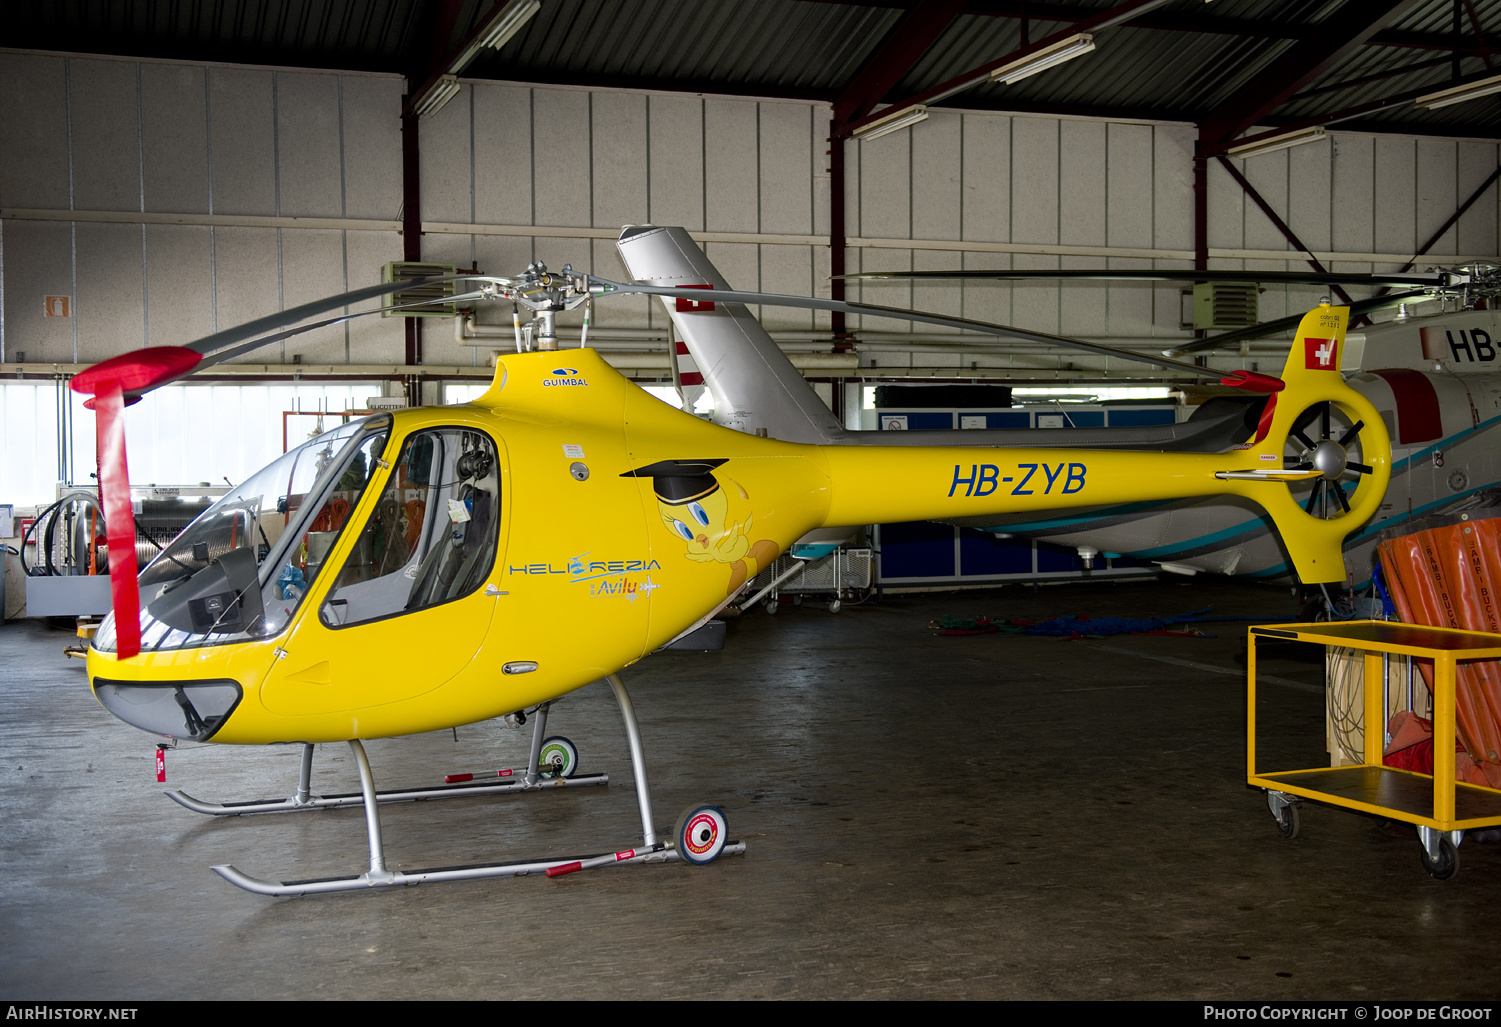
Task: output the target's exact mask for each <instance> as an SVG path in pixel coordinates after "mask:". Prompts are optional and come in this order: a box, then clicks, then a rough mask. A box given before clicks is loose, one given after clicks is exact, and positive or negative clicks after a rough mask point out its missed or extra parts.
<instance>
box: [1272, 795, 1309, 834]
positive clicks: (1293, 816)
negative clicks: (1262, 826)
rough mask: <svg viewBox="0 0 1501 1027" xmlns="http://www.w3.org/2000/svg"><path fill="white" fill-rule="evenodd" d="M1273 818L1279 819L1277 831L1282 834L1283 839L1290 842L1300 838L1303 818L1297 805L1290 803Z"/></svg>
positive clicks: (1274, 814)
mask: <svg viewBox="0 0 1501 1027" xmlns="http://www.w3.org/2000/svg"><path fill="white" fill-rule="evenodd" d="M1272 816H1274V817H1276V818H1277V830H1278V831H1280V832H1282V837H1284V838H1286V839H1288V840H1289V841H1291V840H1292V839H1294V838H1296V837H1298V831H1299V830H1300V829H1301V828H1302V826H1303V818H1302V816H1301V815H1299V813H1298V807H1297V806H1296V805H1294V804H1293V803H1288V804H1287V805H1286V806H1283V807H1282V808H1281V809H1280V810H1278V811H1277V812H1276V813H1273V814H1272Z"/></svg>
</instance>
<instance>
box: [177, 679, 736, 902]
mask: <svg viewBox="0 0 1501 1027" xmlns="http://www.w3.org/2000/svg"><path fill="white" fill-rule="evenodd" d="M605 680H607V681H608V682H609V684H610V688H612V689H613V690H614V692H615V699H616V701H617V702H619V704H620V714H621V718H622V719H623V720H624V721H625V731H626V737H627V739H628V740H629V742H630V748H631V767H632V769H633V770H634V771H635V777H636V802H637V805H638V806H639V807H640V811H641V830H642V836H643V837H642V843H641V845H640V846H639V847H637V848H631V849H624V850H622V851H619V852H612V853H605V854H602V855H591V856H569V857H564V858H561V859H544V860H534V861H531V862H525V863H496V864H491V865H482V866H464V867H435V868H433V869H431V870H416V871H412V872H410V873H407V872H403V871H399V870H397V871H391V870H387V869H386V860H385V845H384V843H383V842H382V841H381V832H380V803H381V802H382V801H395V800H394V797H396V796H400V797H401V798H418V797H419V796H417V795H415V794H413V793H412V792H404V793H397V792H386V793H380V792H377V791H376V790H375V777H374V775H372V774H371V772H370V760H369V759H368V758H367V757H366V755H365V747H364V745H362V744H361V743H360V741H359V739H357V738H352V739H350V740H349V748H350V750H351V751H352V752H353V753H354V759H355V763H356V764H357V765H358V767H359V771H360V795H359V797H358V798H359V801H360V802H362V803H363V804H364V807H365V831H366V834H367V835H368V838H369V843H370V869H369V870H368V871H366V872H365V873H363V874H361V875H359V876H358V877H333V878H320V879H314V880H307V881H263V880H261V879H260V878H256V877H251V876H249V875H248V874H244V873H241V872H240V871H239V870H236V869H235V868H234V867H233V866H229V865H220V866H215V867H211V868H210V869H212V870H213V871H214V873H216V874H218V875H219V876H220V877H222V878H224V879H225V880H226V881H228V882H229V883H230V884H233V885H236V886H238V887H240V888H244V889H245V890H246V891H251V892H255V893H256V894H259V895H318V894H322V893H325V892H337V891H358V890H359V889H362V888H381V887H389V886H392V885H413V884H428V883H438V882H442V881H476V880H483V879H485V878H490V877H524V876H526V875H528V874H535V873H545V874H546V875H547V876H548V877H557V876H560V875H562V874H569V873H574V872H576V871H579V870H589V869H593V868H595V867H601V866H620V865H623V864H640V863H667V862H673V861H677V860H683V861H685V862H688V863H690V864H695V865H701V864H704V863H709V862H712V861H713V860H714V859H716V858H718V857H719V856H721V855H725V854H729V853H735V854H738V853H743V852H744V851H745V843H744V842H738V841H735V842H732V841H728V840H726V839H727V835H726V833H725V828H726V824H725V820H724V814H723V813H721V812H720V811H719V810H717V809H715V808H713V807H709V806H700V807H695V808H690V809H689V810H688V811H687V812H685V813H684V814H683V816H682V818H681V819H680V820H679V821H678V826H677V828H676V829H675V830H674V831H673V838H672V840H671V841H665V842H664V841H661V840H659V839H658V837H657V830H656V827H655V826H654V825H655V820H654V819H653V817H652V809H651V793H650V791H649V790H648V787H647V783H646V758H645V755H644V753H643V750H642V747H641V732H640V729H639V727H638V726H637V723H636V713H635V710H634V708H633V707H632V706H631V699H630V696H629V695H627V694H626V690H625V685H624V684H623V683H622V682H621V680H620V678H619V676H617V675H615V674H611V675H610V676H609V677H608V678H606V679H605ZM540 738H541V735H540V732H539V733H538V734H537V736H536V737H535V738H534V739H533V743H532V749H533V753H532V756H533V765H535V763H536V757H537V750H538V749H539V746H540ZM309 765H310V757H309V756H307V754H306V753H305V754H304V767H307V766H309ZM601 776H602V775H601ZM555 780H557V781H561V782H568V781H572V780H576V779H571V778H557V779H555ZM548 786H549V787H557V785H555V784H551V783H549V785H548ZM481 787H483V788H492V787H494V786H492V785H489V784H484V785H481ZM502 787H504V786H502ZM438 792H439V794H440V795H448V794H452V789H449V788H445V789H439V790H438ZM382 794H385V795H391V796H393V799H392V800H383V799H382V797H381V796H382ZM464 794H468V795H473V794H476V791H475V790H474V789H471V788H467V787H466V788H464ZM173 797H174V798H176V796H173ZM295 798H296V797H295V796H294V799H295ZM338 798H340V797H338V796H330V797H329V799H330V800H332V799H338ZM178 801H182V800H181V799H179V800H178ZM283 801H292V800H283ZM319 801H323V800H319ZM344 804H345V805H350V804H352V803H344ZM184 805H186V803H184ZM205 805H210V806H218V805H219V804H217V803H210V804H205ZM189 808H193V807H189ZM221 808H225V809H226V812H227V813H230V814H233V813H235V812H237V811H236V810H235V809H234V808H233V807H221ZM290 808H293V809H301V808H307V807H306V806H292V807H290ZM208 812H214V811H212V810H210V811H208ZM243 812H270V810H243Z"/></svg>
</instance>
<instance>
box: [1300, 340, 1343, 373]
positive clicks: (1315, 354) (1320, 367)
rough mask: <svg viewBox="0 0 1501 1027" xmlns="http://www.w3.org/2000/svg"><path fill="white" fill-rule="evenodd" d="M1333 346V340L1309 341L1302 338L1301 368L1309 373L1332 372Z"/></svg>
mask: <svg viewBox="0 0 1501 1027" xmlns="http://www.w3.org/2000/svg"><path fill="white" fill-rule="evenodd" d="M1334 355H1335V345H1334V340H1333V339H1310V338H1308V337H1307V336H1304V337H1303V357H1304V362H1303V366H1304V367H1305V368H1307V369H1308V370H1310V371H1332V370H1334Z"/></svg>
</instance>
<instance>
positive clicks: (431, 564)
mask: <svg viewBox="0 0 1501 1027" xmlns="http://www.w3.org/2000/svg"><path fill="white" fill-rule="evenodd" d="M499 536H500V462H499V460H498V459H497V456H496V449H495V443H494V442H493V441H492V440H491V439H490V437H489V436H487V435H485V434H484V433H482V432H478V431H473V430H471V429H466V428H437V429H432V430H428V431H421V432H416V433H414V434H413V435H411V436H409V437H408V438H407V440H406V442H405V443H404V444H403V446H402V449H401V455H400V456H399V457H398V458H397V460H396V462H395V465H394V466H393V467H392V469H391V474H390V477H389V478H388V479H387V481H386V485H385V488H384V490H383V491H382V493H381V495H380V497H379V498H378V500H377V502H376V504H375V508H374V511H373V512H372V513H371V515H370V519H369V521H368V522H367V523H366V524H365V527H364V530H363V531H361V533H360V536H359V538H358V539H356V541H355V544H354V548H353V550H352V551H351V552H350V553H349V555H348V556H346V557H345V559H344V563H343V566H342V567H341V568H340V570H339V576H338V577H337V578H336V579H335V580H334V584H333V587H332V588H331V589H330V590H329V593H328V597H327V598H326V599H325V600H324V603H323V607H322V610H321V616H322V619H323V623H325V624H327V625H328V626H329V627H333V628H338V627H344V626H347V625H351V624H363V623H366V622H369V621H374V620H381V619H383V618H386V617H395V616H398V615H400V614H404V613H412V612H414V611H417V610H423V609H426V608H428V607H430V606H438V605H441V604H443V603H447V602H452V601H453V600H456V599H461V598H463V597H464V596H467V595H470V594H471V593H473V592H474V591H476V590H477V589H478V588H479V587H480V586H481V585H483V584H484V583H485V580H486V579H487V578H488V577H489V576H490V572H491V571H492V570H493V569H494V567H495V559H496V546H497V541H498V539H499Z"/></svg>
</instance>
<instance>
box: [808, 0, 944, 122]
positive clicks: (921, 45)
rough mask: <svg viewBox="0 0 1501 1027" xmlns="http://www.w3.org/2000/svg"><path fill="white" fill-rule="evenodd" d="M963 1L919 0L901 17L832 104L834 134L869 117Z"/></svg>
mask: <svg viewBox="0 0 1501 1027" xmlns="http://www.w3.org/2000/svg"><path fill="white" fill-rule="evenodd" d="M964 4H965V0H919V2H918V3H917V5H916V6H914V7H912V8H911V9H910V10H908V11H907V13H906V14H904V15H903V16H902V17H901V20H899V21H898V22H897V23H896V24H895V25H893V26H892V28H891V31H890V32H888V33H886V38H885V39H883V40H881V42H880V44H879V45H878V46H877V47H876V48H875V50H873V51H872V52H871V55H870V57H869V58H867V59H866V61H865V63H864V64H863V65H862V66H861V67H860V70H859V71H857V72H855V75H854V77H853V78H852V79H851V80H850V83H849V85H847V86H845V88H844V91H843V92H842V93H840V94H839V99H837V100H836V101H834V132H835V134H836V135H837V136H843V135H846V134H847V132H846V131H845V130H846V128H847V126H848V125H849V123H850V122H852V121H855V120H856V119H858V118H862V117H864V116H865V115H867V114H869V113H870V111H871V108H873V107H875V105H876V104H878V103H880V102H881V100H882V99H884V98H885V96H886V94H887V93H888V92H890V91H891V90H892V89H893V88H895V86H896V84H897V83H898V82H900V81H901V80H902V78H903V77H904V76H905V75H906V74H907V73H908V72H909V71H911V70H912V66H913V65H915V64H916V63H917V61H918V59H919V58H921V57H922V55H923V54H924V53H926V52H927V51H928V48H929V47H930V46H932V45H933V42H934V41H935V40H936V39H937V38H938V37H939V36H940V35H942V34H943V31H944V30H945V29H947V28H948V27H949V25H951V24H953V21H954V19H955V18H957V17H958V16H959V13H960V11H962V10H963V8H964Z"/></svg>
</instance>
